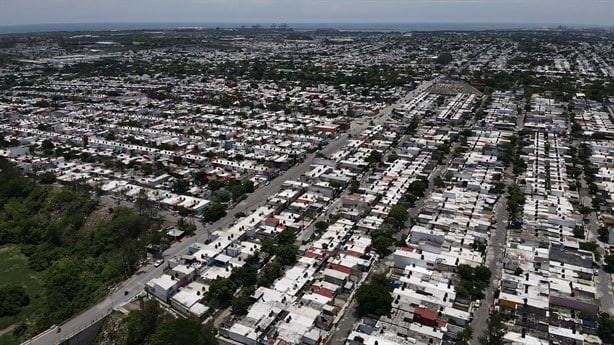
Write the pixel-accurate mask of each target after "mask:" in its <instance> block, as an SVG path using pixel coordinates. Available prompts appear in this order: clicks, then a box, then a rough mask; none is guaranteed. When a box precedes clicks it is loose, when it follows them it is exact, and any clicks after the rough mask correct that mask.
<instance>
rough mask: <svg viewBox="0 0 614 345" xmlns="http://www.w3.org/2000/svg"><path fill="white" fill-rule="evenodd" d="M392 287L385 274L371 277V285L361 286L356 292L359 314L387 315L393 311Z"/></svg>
mask: <svg viewBox="0 0 614 345" xmlns="http://www.w3.org/2000/svg"><path fill="white" fill-rule="evenodd" d="M391 292H392V287H391V286H390V284H389V282H388V279H387V278H386V276H385V275H383V274H376V275H374V276H373V277H371V281H370V282H369V283H365V284H363V285H361V286H360V287H359V288H358V290H357V291H356V302H357V303H358V312H359V313H360V314H361V315H367V314H373V315H376V316H382V315H386V314H388V313H389V312H390V310H391V309H392V301H393V297H392V294H391Z"/></svg>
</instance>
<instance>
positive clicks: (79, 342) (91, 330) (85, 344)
mask: <svg viewBox="0 0 614 345" xmlns="http://www.w3.org/2000/svg"><path fill="white" fill-rule="evenodd" d="M106 319H107V318H106V317H104V318H102V319H100V320H98V321H97V322H94V323H92V324H91V325H90V326H89V327H87V328H85V329H83V330H82V331H80V332H79V333H76V334H74V335H73V336H72V337H71V338H69V339H66V340H64V341H63V342H62V343H60V345H90V344H91V343H92V342H93V341H94V339H95V338H96V336H97V335H98V332H99V331H100V328H102V326H103V325H104V322H105V320H106Z"/></svg>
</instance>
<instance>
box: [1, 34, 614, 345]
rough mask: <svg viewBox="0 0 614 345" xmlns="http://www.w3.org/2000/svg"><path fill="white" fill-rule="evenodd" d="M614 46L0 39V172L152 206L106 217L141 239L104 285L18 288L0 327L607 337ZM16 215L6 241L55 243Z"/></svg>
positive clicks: (612, 267)
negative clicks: (147, 316)
mask: <svg viewBox="0 0 614 345" xmlns="http://www.w3.org/2000/svg"><path fill="white" fill-rule="evenodd" d="M613 52H614V36H613V33H612V31H606V30H592V31H591V30H577V31H576V30H566V29H560V28H559V29H544V30H537V31H483V32H411V33H397V32H390V33H378V32H341V31H336V30H317V31H305V32H298V31H292V30H289V29H287V28H286V27H284V28H280V29H278V28H272V29H261V28H241V29H232V30H195V29H194V30H193V29H184V30H163V31H118V32H104V31H101V32H75V33H71V35H66V33H64V34H54V33H48V34H43V33H41V34H12V35H4V36H0V82H1V85H0V87H1V91H0V144H1V147H0V156H1V157H2V158H1V159H2V160H3V165H2V166H3V168H2V169H3V170H0V173H3V174H4V173H7V174H8V171H9V166H10V167H11V168H10V169H11V171H12V170H13V169H14V170H15V171H18V172H19V174H21V175H23V176H25V177H27V178H28V179H30V180H28V181H30V182H29V183H36V184H43V185H45V186H49V187H46V188H50V189H49V190H62V191H74V192H75V193H77V192H79V193H85V195H87V196H86V198H87V199H88V200H93V201H95V204H96V209H97V211H91V210H89V209H88V212H87V213H85V216H87V220H91V219H92V216H91V214H90V213H89V212H100V213H105V214H108V215H109V216H108V217H111V218H112V219H115V217H116V215H117V214H120V213H121V212H129V210H132V212H134V217H142V218H143V219H147V223H140V222H139V223H138V224H139V226H136V225H134V226H132V225H131V226H128V227H126V228H125V229H124V228H122V227H121V226H120V225H118V224H119V223H117V224H115V223H112V224H111V225H109V227H108V230H105V231H109V232H111V233H112V232H113V229H116V228H117V229H119V228H121V229H124V230H122V231H124V232H119V230H118V235H117V236H120V237H121V236H124V235H125V236H127V237H131V242H130V246H129V249H127V250H125V251H124V250H123V249H122V251H121V253H123V254H121V255H124V256H125V258H124V257H123V256H122V258H121V259H120V260H118V261H117V262H114V261H109V262H114V264H115V265H116V266H117V265H118V266H117V267H113V270H110V269H109V272H107V271H104V270H105V268H102V267H100V268H99V271H101V272H106V273H105V274H104V275H103V274H101V278H100V281H99V282H100V284H99V285H100V286H98V287H91V286H90V287H89V288H91V289H92V291H97V293H98V294H99V295H97V296H99V298H98V300H89V301H87V302H86V301H83V304H82V305H79V306H75V307H74V308H73V309H72V310H70V311H69V312H66V313H63V314H57V315H59V316H57V317H56V314H50V315H53V317H56V318H54V319H52V318H51V316H49V318H47V319H45V318H40V317H38V318H37V316H35V315H34V314H35V313H32V315H28V312H27V310H28V309H27V308H28V307H26V306H27V305H28V303H25V304H24V306H23V307H19V308H21V309H19V308H18V309H17V312H16V313H11V314H9V313H7V314H6V315H11V317H13V318H14V319H11V320H9V319H7V320H9V321H6V322H5V321H2V318H3V317H4V314H0V321H2V322H1V323H0V325H1V326H2V327H7V328H6V329H9V327H13V328H11V329H9V330H7V331H6V332H4V330H0V339H2V338H3V337H6V336H5V334H10V336H11V338H10V339H9V338H6V339H7V340H6V341H7V343H11V342H15V343H19V342H22V341H27V342H26V343H28V344H56V343H58V344H60V343H64V342H65V341H68V340H69V339H73V338H74V337H77V336H83V334H85V333H86V331H85V330H86V329H90V328H91V327H93V326H91V325H96V331H95V332H93V333H94V337H93V338H96V340H93V341H98V342H97V343H101V344H104V343H105V340H104V337H105V336H107V337H108V336H109V335H108V333H113V331H109V327H117V329H124V330H125V331H126V332H127V333H128V335H127V337H128V338H127V339H132V340H131V341H133V343H135V344H137V343H147V341H148V338H147V336H146V335H145V333H142V334H140V333H139V334H140V335H135V334H136V333H131V332H135V331H134V329H133V328H131V327H132V326H124V327H123V328H122V327H120V326H117V325H116V324H115V323H118V324H121V323H122V322H121V321H117V320H118V319H119V320H121V319H122V317H125V320H127V321H123V322H124V324H127V325H132V324H136V323H138V322H135V321H134V320H137V318H138V317H143V316H138V315H137V314H136V313H141V314H144V313H146V312H152V313H154V312H155V313H156V315H162V314H158V313H165V314H164V315H165V316H156V317H160V318H161V319H163V320H165V321H160V322H161V324H162V325H166V324H168V323H169V322H171V321H168V320H167V319H164V318H170V319H173V320H174V319H175V318H178V319H184V318H185V319H189V320H196V321H194V322H195V324H200V323H202V324H203V326H202V327H203V329H205V328H206V330H207V332H213V331H212V330H213V329H214V330H215V332H216V333H215V337H216V338H217V341H219V343H221V344H249V345H260V344H272V345H284V344H309V345H315V344H349V345H356V344H367V345H374V344H379V345H388V344H391V345H392V344H399V345H402V344H536V345H541V344H611V343H612V342H613V341H614V339H613V335H612V334H614V333H613V332H614V294H613V287H612V286H613V282H612V273H613V272H614V247H612V246H614V212H613V211H614V208H613V207H614V197H613V195H614V153H613V152H614V141H612V140H613V139H614V84H613V82H614V53H613ZM9 162H10V163H9ZM5 164H6V165H5ZM5 166H6V168H4V167H5ZM7 176H8V175H7ZM11 176H12V175H11ZM24 183H25V182H24ZM6 188H7V189H6V190H7V191H8V188H9V187H6ZM45 190H47V189H45ZM4 191H5V189H4V187H3V189H2V193H0V194H2V195H4V194H3V193H4ZM9 192H10V191H9ZM9 192H7V193H9ZM45 193H47V192H45ZM49 193H51V192H49ZM41 194H44V193H43V192H41ZM7 195H9V196H10V197H6V201H7V203H6V204H5V205H3V206H2V207H1V213H0V222H2V223H1V224H2V225H5V224H12V223H9V222H11V221H13V220H14V219H16V217H19V216H20V213H19V212H17V211H18V210H19V209H18V205H15V204H19V203H20V202H21V201H19V200H17V199H15V198H13V196H12V195H11V194H7ZM15 197H16V196H15ZM1 199H2V201H3V202H4V201H5V197H4V196H2V198H1ZM28 200H30V199H28ZM28 205H29V204H28ZM9 206H10V207H9ZM28 207H29V206H28ZM93 209H94V207H93V204H92V210H93ZM79 212H81V211H79ZM83 212H85V211H83ZM114 215H115V216H114ZM126 217H127V216H126ZM83 218H85V217H83ZM135 219H136V218H135ZM139 219H140V218H139ZM87 220H86V221H83V219H81V220H79V224H76V223H74V224H73V223H70V224H71V225H70V226H72V227H71V228H70V230H66V229H61V231H60V230H58V231H60V232H62V231H63V233H69V234H70V232H71V231H77V230H78V229H86V230H87V228H88V226H90V225H91V222H93V221H91V222H90V221H87ZM143 222H145V221H143ZM62 224H63V225H64V223H62ZM88 224H90V225H88ZM131 224H132V223H131ZM134 224H137V223H136V221H135V223H134ZM141 224H146V226H145V225H141ZM141 227H142V229H141ZM5 228H6V230H5V229H4V228H3V227H2V226H0V241H1V242H0V252H1V251H2V248H11V246H12V247H15V248H18V246H23V247H21V249H20V250H21V253H23V256H24V257H26V260H34V258H38V257H40V256H37V255H40V253H39V252H37V251H34V253H35V254H36V255H35V254H32V253H30V252H32V250H31V251H30V252H29V251H28V250H25V249H24V248H25V247H26V245H32V244H33V243H34V244H36V245H38V246H41V247H37V248H39V249H40V248H43V249H40V250H46V249H48V248H49V247H42V245H43V243H42V242H44V241H39V240H38V239H32V238H28V236H25V235H24V233H27V231H29V230H28V228H24V229H23V230H20V231H17V230H11V229H9V228H8V227H5ZM99 228H102V227H101V226H98V227H95V229H94V230H92V231H89V230H88V232H87V233H86V234H85V235H83V236H84V237H83V238H84V239H83V240H82V239H81V237H79V236H77V237H78V238H77V240H75V241H76V243H77V244H78V243H79V241H86V239H85V238H86V237H88V236H89V238H90V239H92V238H95V237H96V236H97V234H96V231H97V230H96V229H99ZM105 229H107V228H105ZM50 231H51V230H50ZM105 234H107V233H105ZM120 234H121V235H120ZM41 236H42V237H43V238H46V237H45V236H47V234H45V235H41ZM58 236H59V235H58ZM60 237H61V236H60ZM28 241H30V242H28ZM51 242H53V239H50V243H51ZM60 242H61V241H60ZM88 243H89V242H88ZM44 245H47V243H46V242H45V243H44ZM114 245H116V246H118V247H122V248H123V246H127V245H126V243H124V242H122V240H121V238H118V239H117V241H116V242H114ZM28 248H29V247H28ZM92 250H97V249H95V248H93V249H92ZM113 250H114V248H113V245H111V246H108V247H106V249H105V250H100V252H101V253H102V252H105V251H111V252H112V251H113ZM67 252H69V251H67ZM117 253H118V254H117V255H118V256H120V255H119V253H120V252H117ZM63 254H64V253H62V255H63ZM60 257H61V254H57V255H56V254H53V255H52V254H50V255H49V256H46V257H45V259H44V260H43V262H44V263H45V265H44V267H40V269H39V270H38V272H43V271H44V270H45V269H47V267H51V268H50V269H53V270H56V269H57V270H61V269H63V267H64V266H61V265H60V264H58V262H59V261H61V260H60ZM30 266H32V265H30ZM56 266H57V267H56ZM123 266H126V267H123ZM85 271H87V270H85ZM107 273H108V274H107ZM46 274H48V276H49V272H47V273H46ZM84 277H85V278H84ZM87 277H88V276H87V275H86V274H85V273H82V276H81V279H82V280H80V281H86V280H87V279H88V278H87ZM46 284H47V285H46V286H51V285H49V284H50V283H49V282H46ZM22 285H23V284H22ZM76 286H77V287H78V286H79V285H76ZM105 289H106V290H105ZM27 290H28V289H26V291H25V292H24V293H23V294H25V295H27V296H26V297H28V298H29V301H32V300H34V299H37V298H42V297H41V296H34V295H31V294H28V291H27ZM102 290H105V291H104V293H101V291H102ZM47 295H49V293H47V294H46V295H45V296H47ZM60 297H61V298H62V299H61V300H62V301H64V300H69V299H70V298H69V297H68V296H67V295H66V296H64V295H62V296H60ZM152 301H155V302H156V303H154V304H155V307H154V306H150V304H149V303H151V302H152ZM26 302H27V301H26ZM30 303H32V302H30ZM88 306H89V307H88ZM159 308H161V309H159ZM161 310H162V311H161ZM124 314H126V315H127V316H124ZM141 314H139V315H141ZM15 315H16V316H15ZM118 315H121V316H118ZM135 315H137V316H135ZM173 322H174V321H173ZM16 325H19V327H18V326H16ZM113 325H115V326H113ZM155 326H156V325H154V327H153V328H152V329H155V328H156V327H155ZM157 327H162V326H160V325H159V324H158V326H157ZM13 329H17V330H20V333H16V332H15V331H13ZM100 329H102V330H101V331H100V332H98V331H99V330H100ZM126 329H127V330H126ZM199 331H200V329H199ZM39 333H40V334H39ZM96 333H98V336H96ZM207 334H208V333H207ZM139 336H140V337H141V338H139ZM211 337H213V333H211ZM93 338H92V339H93ZM9 341H10V342H9ZM107 341H108V339H107ZM122 343H123V342H122ZM128 343H130V342H128Z"/></svg>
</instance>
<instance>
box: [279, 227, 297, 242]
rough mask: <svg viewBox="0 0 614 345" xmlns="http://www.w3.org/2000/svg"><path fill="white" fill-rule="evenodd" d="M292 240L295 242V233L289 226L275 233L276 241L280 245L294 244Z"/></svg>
mask: <svg viewBox="0 0 614 345" xmlns="http://www.w3.org/2000/svg"><path fill="white" fill-rule="evenodd" d="M294 242H296V234H295V233H294V230H292V229H290V228H286V229H284V230H283V231H282V232H280V233H279V234H277V243H278V244H279V245H280V246H283V245H285V244H294Z"/></svg>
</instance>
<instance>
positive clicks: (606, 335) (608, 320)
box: [597, 313, 614, 344]
mask: <svg viewBox="0 0 614 345" xmlns="http://www.w3.org/2000/svg"><path fill="white" fill-rule="evenodd" d="M597 332H598V334H599V337H600V338H601V340H602V341H603V342H604V344H612V343H613V342H614V318H612V316H611V315H610V314H608V313H601V314H599V317H598V318H597Z"/></svg>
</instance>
